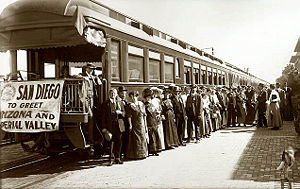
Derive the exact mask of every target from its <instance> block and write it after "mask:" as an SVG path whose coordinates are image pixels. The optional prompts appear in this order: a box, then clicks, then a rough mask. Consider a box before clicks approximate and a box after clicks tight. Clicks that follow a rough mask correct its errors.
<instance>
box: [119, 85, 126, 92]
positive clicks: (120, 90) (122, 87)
mask: <svg viewBox="0 0 300 189" xmlns="http://www.w3.org/2000/svg"><path fill="white" fill-rule="evenodd" d="M118 91H119V92H122V91H127V89H126V88H125V87H124V86H121V87H119V89H118Z"/></svg>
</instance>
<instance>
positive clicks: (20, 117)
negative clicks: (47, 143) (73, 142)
mask: <svg viewBox="0 0 300 189" xmlns="http://www.w3.org/2000/svg"><path fill="white" fill-rule="evenodd" d="M63 86H64V81H63V80H48V81H30V82H1V83H0V118H1V119H0V126H1V129H2V130H4V131H6V132H17V133H38V132H45V131H46V132H48V131H57V130H58V129H59V117H60V104H61V96H62V91H63Z"/></svg>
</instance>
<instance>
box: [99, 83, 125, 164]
mask: <svg viewBox="0 0 300 189" xmlns="http://www.w3.org/2000/svg"><path fill="white" fill-rule="evenodd" d="M121 106H122V105H121V102H120V101H118V100H117V90H116V89H111V90H109V99H108V100H106V101H105V102H104V104H103V108H104V114H103V127H104V129H103V130H102V132H103V133H107V132H109V133H111V134H112V139H111V146H110V147H111V148H110V158H109V159H110V161H109V165H110V166H111V165H112V164H113V163H117V164H123V162H122V160H121V149H122V133H123V132H124V131H125V126H124V121H123V119H122V118H123V117H125V111H124V110H122V108H121Z"/></svg>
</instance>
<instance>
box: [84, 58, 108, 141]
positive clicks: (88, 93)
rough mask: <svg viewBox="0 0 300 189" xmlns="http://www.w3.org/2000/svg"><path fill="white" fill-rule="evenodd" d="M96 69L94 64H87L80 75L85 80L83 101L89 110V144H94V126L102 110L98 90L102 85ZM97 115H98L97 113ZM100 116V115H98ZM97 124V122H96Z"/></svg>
mask: <svg viewBox="0 0 300 189" xmlns="http://www.w3.org/2000/svg"><path fill="white" fill-rule="evenodd" d="M94 69H96V66H95V65H94V64H93V63H87V65H86V66H83V67H82V73H81V74H80V75H79V77H80V78H83V79H84V83H83V88H84V89H85V90H83V91H82V92H83V97H84V98H85V99H83V100H82V101H83V102H84V104H85V106H86V109H87V110H88V115H89V117H88V143H92V141H93V140H94V137H93V136H94V125H95V115H94V113H96V112H98V110H99V109H100V104H99V100H98V99H99V94H98V90H97V88H98V87H99V86H100V85H102V82H101V80H100V79H99V78H98V77H97V76H95V75H94ZM96 114H97V113H96ZM96 116H98V115H96ZM96 123H97V122H96Z"/></svg>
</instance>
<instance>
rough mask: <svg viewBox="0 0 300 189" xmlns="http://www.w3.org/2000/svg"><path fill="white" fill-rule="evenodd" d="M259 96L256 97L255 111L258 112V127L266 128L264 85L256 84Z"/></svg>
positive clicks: (265, 94) (265, 93)
mask: <svg viewBox="0 0 300 189" xmlns="http://www.w3.org/2000/svg"><path fill="white" fill-rule="evenodd" d="M258 90H259V94H258V96H257V108H256V109H257V111H258V122H257V126H258V127H263V126H265V127H268V123H267V118H266V111H267V104H266V102H267V92H266V91H265V90H264V84H262V83H259V84H258Z"/></svg>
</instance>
